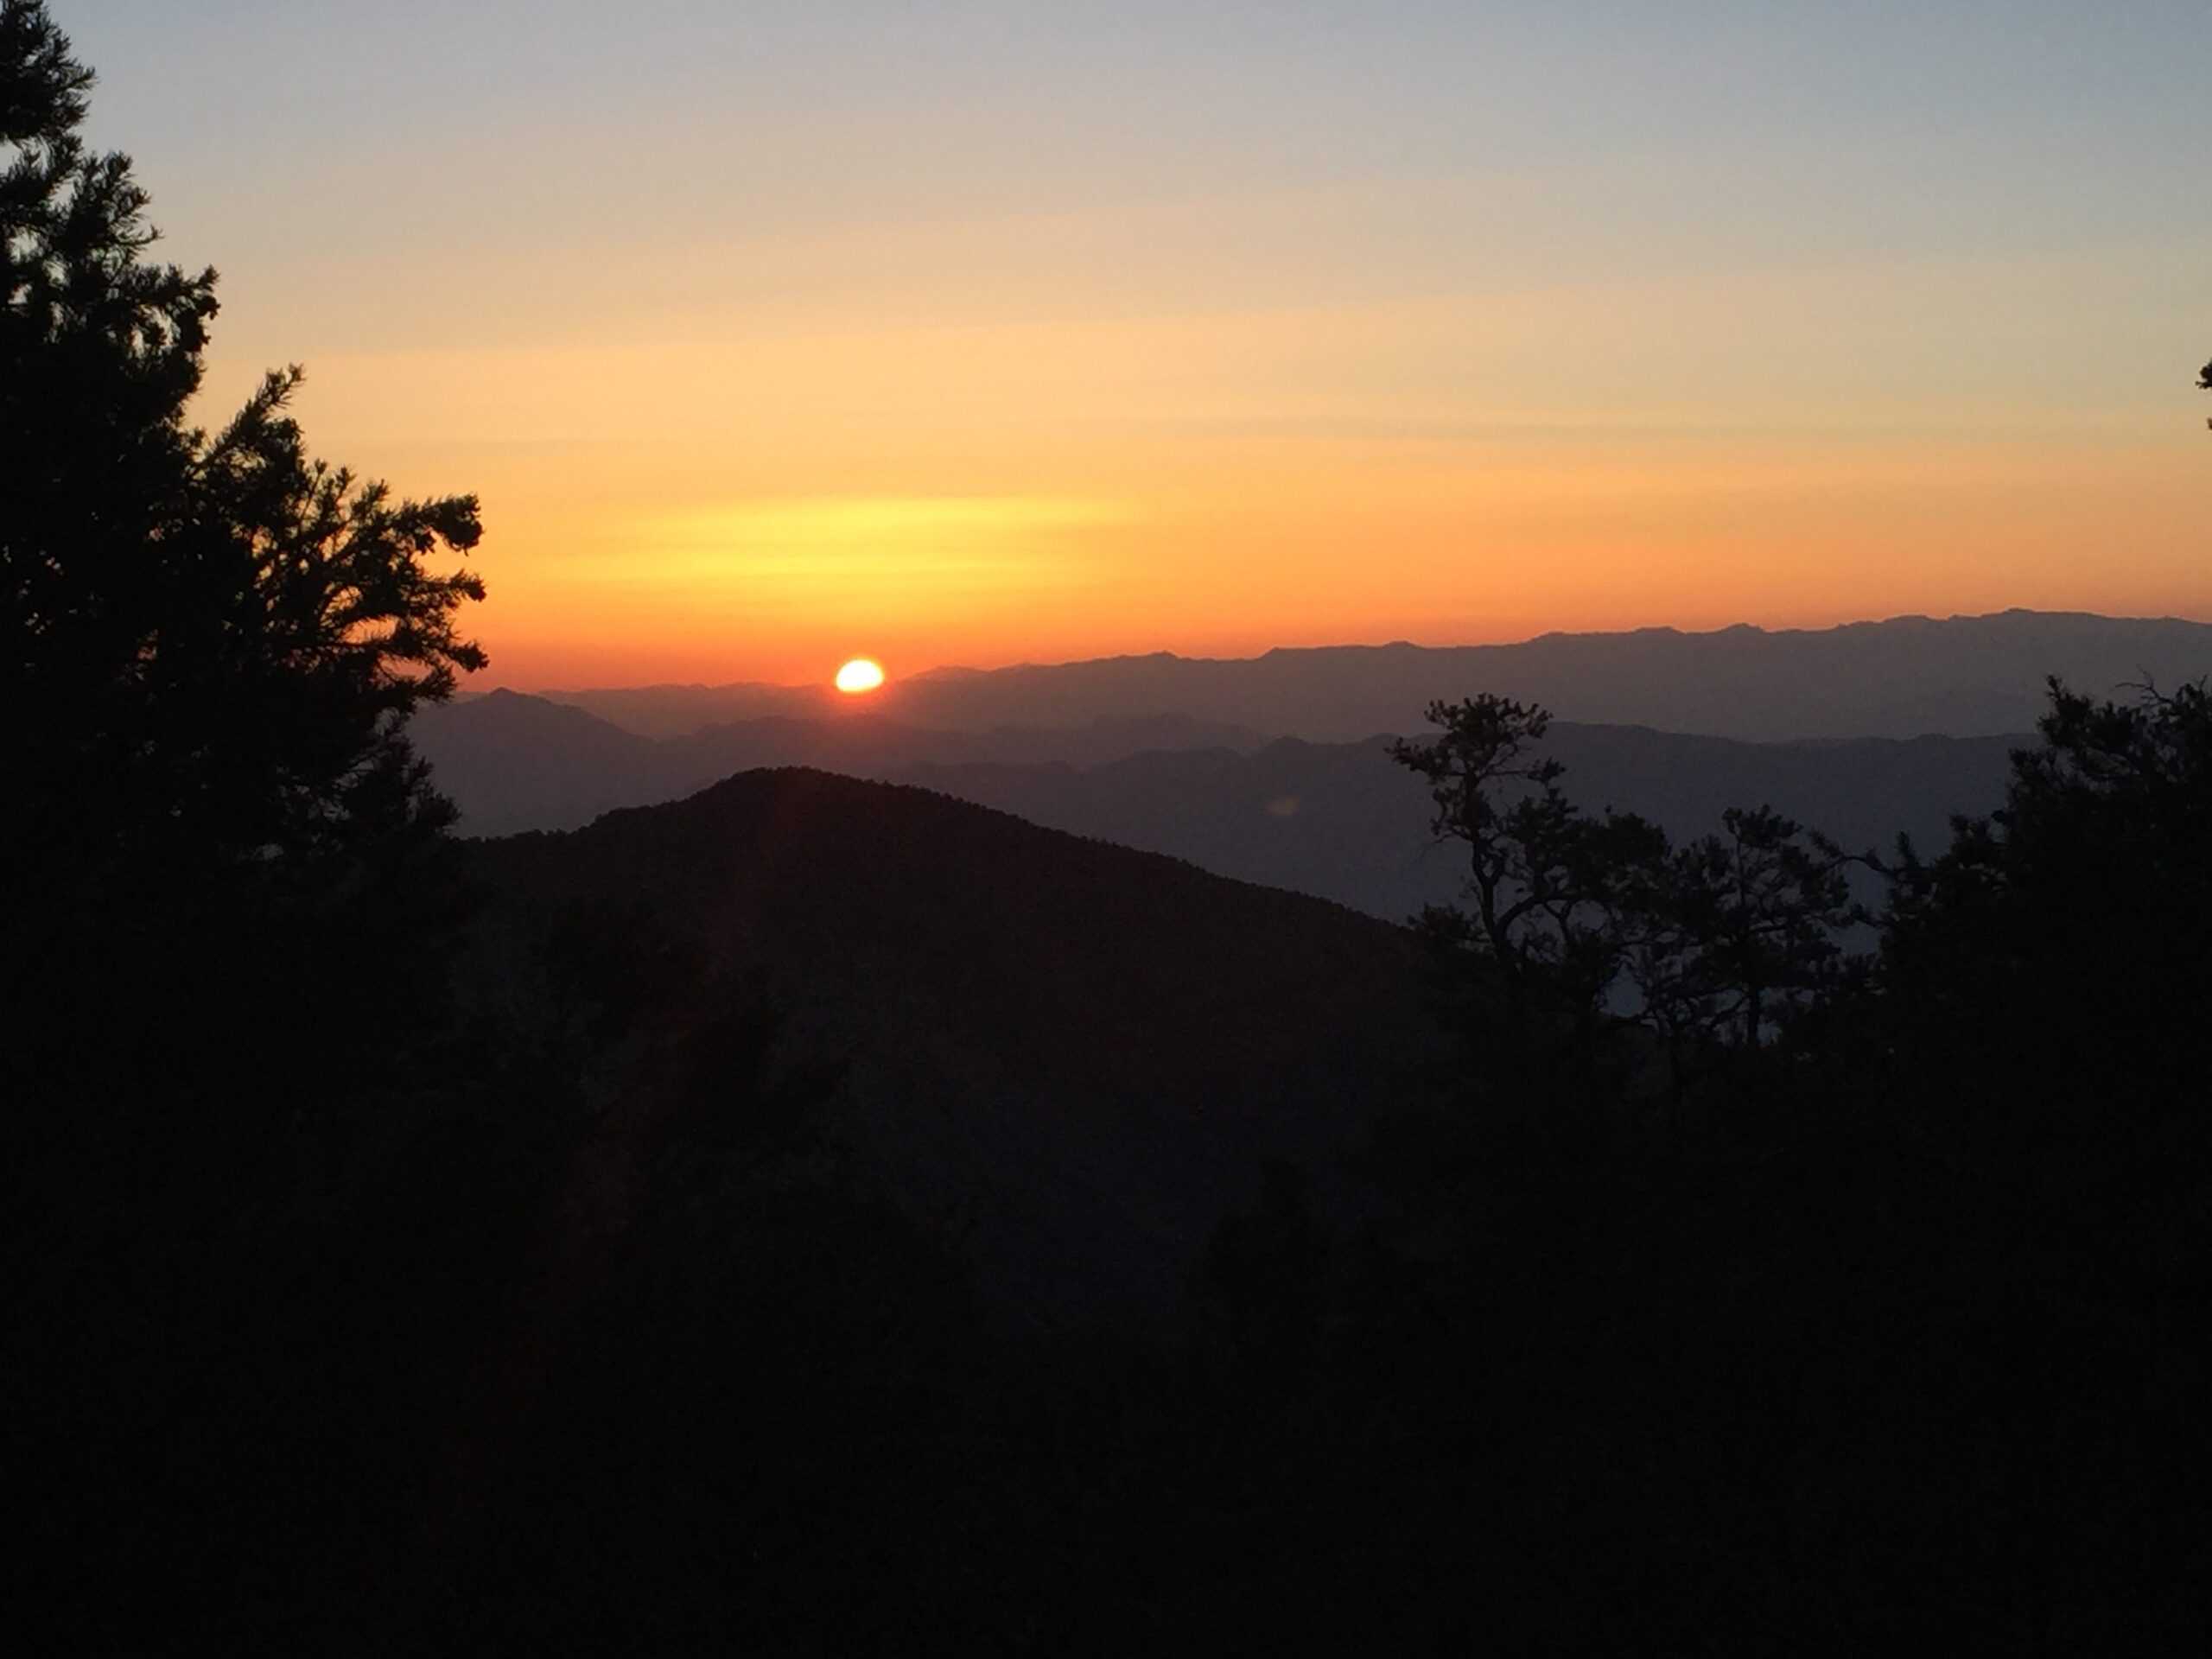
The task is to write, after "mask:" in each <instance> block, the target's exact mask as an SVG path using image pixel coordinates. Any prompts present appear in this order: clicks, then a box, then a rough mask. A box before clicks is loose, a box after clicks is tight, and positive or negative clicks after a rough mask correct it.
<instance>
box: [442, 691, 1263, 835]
mask: <svg viewBox="0 0 2212 1659" xmlns="http://www.w3.org/2000/svg"><path fill="white" fill-rule="evenodd" d="M411 731H412V734H413V737H414V740H415V743H416V747H417V749H418V750H420V752H421V753H423V755H424V756H425V757H426V758H428V759H429V760H430V762H431V763H432V765H433V766H435V767H436V769H437V778H438V786H439V787H440V788H441V789H442V790H444V791H445V792H446V793H447V794H448V795H449V796H451V797H452V798H454V801H455V802H457V803H458V804H460V806H461V811H462V814H463V825H462V827H463V829H465V830H466V831H467V833H469V834H471V835H480V836H499V835H509V834H512V833H514V832H516V831H518V830H524V829H573V828H575V826H577V825H579V824H582V823H589V822H590V821H591V820H592V819H593V818H594V817H598V816H599V815H600V814H601V813H602V812H606V811H609V810H613V808H615V807H618V806H642V805H647V804H652V803H653V802H656V801H667V800H674V799H677V798H680V797H682V796H685V795H689V794H691V793H693V792H694V791H697V790H700V789H703V788H705V787H706V786H707V785H709V784H711V783H714V782H715V781H716V780H717V779H722V778H726V777H728V776H729V775H730V774H731V773H732V772H745V771H749V770H751V769H753V768H754V767H759V766H820V767H823V768H825V769H827V770H829V771H835V772H847V773H850V774H853V775H855V776H860V777H876V778H888V777H897V776H901V775H903V774H905V773H906V772H909V771H911V770H912V768H914V767H915V766H922V765H926V764H932V763H943V764H965V765H973V764H987V763H995V764H1043V763H1051V764H1056V765H1071V766H1096V765H1100V764H1102V763H1104V762H1107V761H1111V760H1121V759H1123V758H1124V757H1127V756H1129V755H1134V754H1138V753H1146V752H1150V751H1160V750H1172V749H1195V748H1225V749H1232V750H1243V749H1252V748H1257V747H1260V745H1261V744H1262V742H1264V741H1266V740H1265V739H1263V738H1262V736H1261V735H1260V734H1257V733H1255V732H1248V731H1244V730H1243V729H1241V728H1236V727H1233V726H1228V725H1224V724H1221V723H1219V722H1212V721H1196V720H1192V719H1189V718H1186V717H1184V716H1181V715H1151V716H1145V717H1134V718H1128V719H1122V720H1112V721H1103V720H1102V721H1092V722H1090V723H1088V724H1086V725H1083V726H1078V727H1072V728H1058V729H1052V728H1038V727H1027V728H1024V727H1012V728H1003V729H999V730H994V731H978V732H963V731H942V730H931V729H927V728H915V727H911V726H906V725H903V724H900V723H899V722H898V721H893V720H890V719H887V718H886V717H885V716H883V715H880V714H879V713H877V712H875V710H874V708H873V707H869V708H866V709H861V708H855V707H853V706H850V705H847V706H844V707H842V708H836V709H827V710H824V711H822V712H820V713H818V714H817V716H816V717H814V718H811V719H798V718H794V717H791V716H788V715H770V716H766V717H763V718H760V719H754V720H746V721H732V722H729V723H728V724H724V725H720V726H712V727H708V728H703V729H702V730H698V731H694V732H689V733H686V734H683V735H681V736H677V737H670V738H663V739H658V740H657V739H653V738H648V737H644V736H641V735H639V734H637V733H635V732H632V731H626V730H624V729H622V728H620V727H617V726H615V725H613V724H611V723H610V722H608V721H605V720H601V719H598V718H596V717H594V715H590V714H588V713H586V712H585V711H584V710H583V709H580V708H575V707H571V706H569V705H566V704H563V703H559V702H551V701H550V700H548V699H546V698H543V697H533V696H522V695H520V694H518V693H516V692H512V691H494V692H493V693H491V694H490V695H489V696H482V697H472V698H469V699H467V700H466V701H464V702H453V703H448V704H445V705H442V706H436V707H431V708H426V709H423V710H421V711H420V712H419V713H417V715H416V717H415V721H414V724H413V727H412V728H411Z"/></svg>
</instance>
